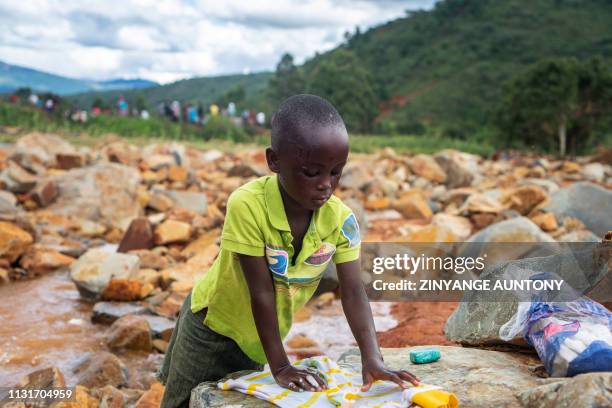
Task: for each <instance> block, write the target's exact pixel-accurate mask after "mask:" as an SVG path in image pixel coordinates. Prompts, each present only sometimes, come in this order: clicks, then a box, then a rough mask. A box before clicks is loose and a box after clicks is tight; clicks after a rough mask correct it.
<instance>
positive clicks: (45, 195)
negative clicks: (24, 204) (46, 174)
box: [31, 180, 59, 207]
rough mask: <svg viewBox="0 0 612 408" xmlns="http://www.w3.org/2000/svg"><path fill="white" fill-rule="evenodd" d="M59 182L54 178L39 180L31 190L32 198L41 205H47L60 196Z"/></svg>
mask: <svg viewBox="0 0 612 408" xmlns="http://www.w3.org/2000/svg"><path fill="white" fill-rule="evenodd" d="M58 194H59V192H58V190H57V183H55V181H53V180H45V181H42V182H39V183H38V184H37V185H36V187H34V189H33V190H32V192H31V196H32V199H33V200H34V202H35V203H36V204H37V205H38V206H39V207H46V206H48V205H49V204H51V203H52V202H53V201H54V200H55V199H56V198H57V196H58Z"/></svg>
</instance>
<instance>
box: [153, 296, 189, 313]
mask: <svg viewBox="0 0 612 408" xmlns="http://www.w3.org/2000/svg"><path fill="white" fill-rule="evenodd" d="M184 301H185V296H184V295H183V294H181V293H179V292H173V293H172V294H171V295H170V296H168V297H167V298H166V299H165V300H164V301H163V302H162V303H161V304H160V305H159V306H158V307H156V308H155V313H156V314H158V315H160V316H164V317H169V318H176V317H178V314H179V312H180V311H181V306H183V302H184Z"/></svg>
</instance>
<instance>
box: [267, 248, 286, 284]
mask: <svg viewBox="0 0 612 408" xmlns="http://www.w3.org/2000/svg"><path fill="white" fill-rule="evenodd" d="M266 259H267V261H268V269H270V272H272V274H273V275H276V276H278V277H283V278H286V277H287V269H288V267H289V254H288V253H287V251H285V250H283V249H278V248H271V247H269V246H268V245H266Z"/></svg>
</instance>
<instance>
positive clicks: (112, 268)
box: [70, 249, 140, 299]
mask: <svg viewBox="0 0 612 408" xmlns="http://www.w3.org/2000/svg"><path fill="white" fill-rule="evenodd" d="M139 262H140V261H139V258H138V257H137V256H136V255H129V254H117V253H112V252H108V251H104V250H101V249H90V250H88V251H87V252H86V253H85V254H83V255H82V256H81V257H80V258H79V259H78V260H77V261H76V262H74V263H73V264H72V266H71V268H70V277H71V278H72V281H73V282H74V283H75V285H76V286H77V289H78V290H79V293H80V294H81V296H83V297H85V298H88V299H98V298H99V297H100V296H101V295H102V293H103V292H104V290H105V289H106V287H107V286H108V284H109V283H110V281H111V279H112V278H113V277H116V278H125V279H127V278H130V277H131V276H133V275H134V274H135V273H136V271H137V270H138V267H139Z"/></svg>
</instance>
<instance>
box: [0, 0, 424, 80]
mask: <svg viewBox="0 0 612 408" xmlns="http://www.w3.org/2000/svg"><path fill="white" fill-rule="evenodd" d="M434 2H435V0H413V1H394V0H383V1H374V0H372V1H368V0H312V1H307V2H304V1H299V0H285V1H282V2H279V1H273V0H258V1H247V0H241V1H218V0H215V1H213V0H163V1H154V0H122V1H121V2H107V1H103V0H91V1H85V2H77V1H63V0H28V1H25V2H14V1H11V0H0V60H3V61H5V62H8V63H13V64H18V65H24V66H27V67H32V68H36V69H40V70H43V71H47V72H52V73H55V74H59V75H65V76H72V77H78V78H91V79H109V78H119V77H124V78H125V77H141V78H146V79H152V80H156V81H159V82H170V81H174V80H177V79H181V78H186V77H192V76H204V75H219V74H227V73H239V72H256V71H262V70H272V69H274V67H275V65H276V63H277V62H278V60H279V59H280V56H281V55H282V54H283V53H284V52H290V53H292V54H293V55H294V56H295V59H296V61H297V62H298V63H301V62H303V61H304V60H305V59H307V58H309V57H312V56H313V55H314V53H315V52H316V51H319V52H322V51H326V50H329V49H331V48H333V47H335V46H336V45H338V44H339V43H340V42H341V41H342V38H343V36H342V35H343V33H344V32H345V31H347V30H348V31H353V30H354V28H355V27H356V26H359V27H360V28H361V29H362V31H363V30H365V29H367V28H368V27H370V26H372V25H376V24H380V23H383V22H385V21H388V20H391V19H394V18H397V17H401V16H403V15H404V11H405V10H406V9H415V8H427V7H431V5H432V4H433V3H434Z"/></svg>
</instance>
